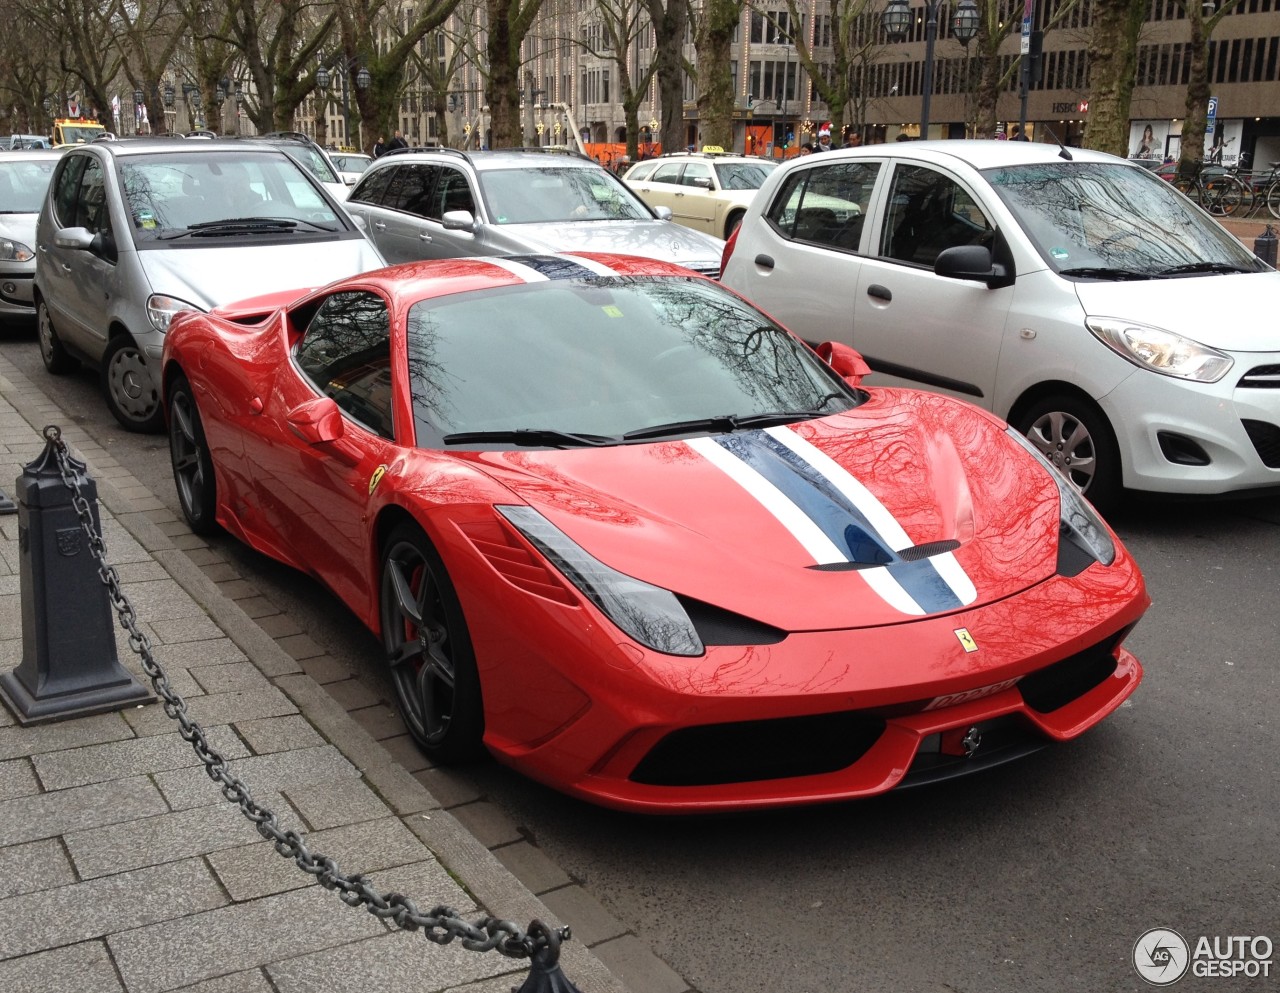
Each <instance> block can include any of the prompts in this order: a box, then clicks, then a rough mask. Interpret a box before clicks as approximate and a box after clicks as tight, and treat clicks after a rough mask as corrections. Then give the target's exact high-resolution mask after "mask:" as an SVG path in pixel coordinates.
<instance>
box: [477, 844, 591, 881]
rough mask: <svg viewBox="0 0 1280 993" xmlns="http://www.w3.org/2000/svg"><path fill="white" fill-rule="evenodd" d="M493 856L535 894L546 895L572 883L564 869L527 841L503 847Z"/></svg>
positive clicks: (494, 851)
mask: <svg viewBox="0 0 1280 993" xmlns="http://www.w3.org/2000/svg"><path fill="white" fill-rule="evenodd" d="M493 854H494V855H495V856H496V857H497V859H498V861H499V862H501V863H502V864H503V865H505V866H506V867H507V868H508V869H509V870H510V871H511V872H512V874H513V875H514V876H515V877H516V878H517V879H518V880H520V882H522V883H524V884H525V886H527V887H528V888H529V889H530V890H532V891H533V892H534V893H545V892H546V891H547V890H549V889H553V888H555V887H559V886H564V885H565V884H566V883H570V882H572V880H571V879H570V878H569V876H568V875H567V874H566V873H565V871H564V870H563V869H561V868H560V867H559V866H558V865H556V864H555V863H554V862H552V861H551V859H549V858H547V856H546V854H545V853H544V852H543V851H542V849H541V848H537V847H535V846H533V845H531V844H529V842H527V841H517V842H516V843H515V844H511V845H502V846H501V847H499V848H495V849H494V850H493Z"/></svg>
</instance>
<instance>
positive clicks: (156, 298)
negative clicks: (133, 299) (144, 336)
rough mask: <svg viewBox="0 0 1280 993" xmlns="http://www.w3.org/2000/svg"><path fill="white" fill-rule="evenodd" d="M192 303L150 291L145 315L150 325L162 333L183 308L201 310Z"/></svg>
mask: <svg viewBox="0 0 1280 993" xmlns="http://www.w3.org/2000/svg"><path fill="white" fill-rule="evenodd" d="M201 309H202V308H200V307H197V306H196V305H195V304H194V303H187V301H186V300H179V299H178V298H177V297H169V296H165V295H164V294H163V293H152V294H151V296H149V297H147V317H148V318H149V319H150V320H151V326H152V327H153V328H155V329H156V330H157V331H159V332H160V333H161V334H164V333H165V332H166V331H168V330H169V322H170V321H172V320H173V318H174V316H175V315H176V314H178V313H180V312H181V311H184V310H201Z"/></svg>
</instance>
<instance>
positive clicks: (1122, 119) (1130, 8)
mask: <svg viewBox="0 0 1280 993" xmlns="http://www.w3.org/2000/svg"><path fill="white" fill-rule="evenodd" d="M1148 6H1149V3H1148V0H1095V3H1094V5H1093V33H1092V34H1091V35H1090V37H1089V48H1088V59H1089V124H1088V127H1087V128H1086V130H1085V135H1084V145H1085V147H1086V148H1094V149H1098V150H1100V151H1103V152H1110V153H1111V154H1112V155H1127V154H1128V152H1129V105H1130V103H1131V101H1132V99H1133V87H1134V84H1135V82H1136V74H1137V63H1138V33H1139V32H1140V31H1141V30H1142V23H1143V21H1144V20H1145V19H1146V15H1147V9H1148Z"/></svg>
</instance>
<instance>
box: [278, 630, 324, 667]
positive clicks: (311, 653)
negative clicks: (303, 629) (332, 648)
mask: <svg viewBox="0 0 1280 993" xmlns="http://www.w3.org/2000/svg"><path fill="white" fill-rule="evenodd" d="M276 644H278V645H279V646H280V648H281V649H282V650H284V651H285V652H287V653H288V654H289V657H290V658H293V659H296V660H297V661H299V662H301V661H302V660H303V659H314V658H316V657H318V656H320V655H323V654H324V649H323V648H321V647H320V646H319V645H317V644H316V643H315V642H314V641H312V640H311V637H310V636H309V635H305V634H291V635H287V636H285V637H278V636H277V641H276Z"/></svg>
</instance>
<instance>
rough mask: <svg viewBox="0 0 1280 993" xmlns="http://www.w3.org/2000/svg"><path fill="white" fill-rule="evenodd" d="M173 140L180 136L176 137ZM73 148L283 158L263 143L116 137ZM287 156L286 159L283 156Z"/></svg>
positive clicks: (123, 154)
mask: <svg viewBox="0 0 1280 993" xmlns="http://www.w3.org/2000/svg"><path fill="white" fill-rule="evenodd" d="M176 137H182V136H181V135H178V136H176ZM72 147H73V148H76V149H80V148H96V149H99V150H101V151H102V152H103V153H105V154H108V155H111V156H114V157H116V158H126V157H130V156H134V155H148V154H155V153H158V152H164V153H165V154H167V155H224V154H227V153H228V152H230V151H231V150H232V149H237V150H241V151H247V152H250V153H251V154H257V155H284V154H285V153H284V152H283V151H281V149H280V147H279V146H278V145H272V144H270V143H269V142H264V141H257V142H255V141H251V140H246V141H236V142H227V141H222V140H218V141H187V140H185V139H184V140H182V141H174V140H173V138H172V137H165V136H161V137H154V138H153V137H146V138H119V139H117V140H115V141H102V142H88V143H86V144H83V145H75V146H72ZM286 157H287V156H286Z"/></svg>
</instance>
